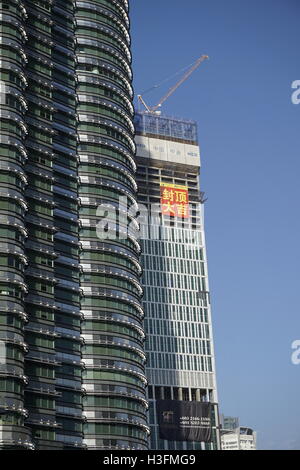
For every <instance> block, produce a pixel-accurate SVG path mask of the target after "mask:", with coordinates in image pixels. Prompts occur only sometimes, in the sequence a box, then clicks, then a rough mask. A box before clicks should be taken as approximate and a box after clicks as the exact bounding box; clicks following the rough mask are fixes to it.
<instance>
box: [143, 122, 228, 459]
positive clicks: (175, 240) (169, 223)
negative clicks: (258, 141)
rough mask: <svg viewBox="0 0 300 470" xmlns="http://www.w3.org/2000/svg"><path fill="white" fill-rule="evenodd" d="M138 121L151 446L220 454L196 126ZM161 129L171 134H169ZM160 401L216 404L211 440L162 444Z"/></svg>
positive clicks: (184, 123) (189, 123)
mask: <svg viewBox="0 0 300 470" xmlns="http://www.w3.org/2000/svg"><path fill="white" fill-rule="evenodd" d="M150 122H151V123H152V124H151V128H149V125H150ZM135 123H136V134H137V136H136V144H137V164H138V170H137V183H138V186H139V192H138V201H139V203H140V205H141V207H142V206H144V208H145V209H146V211H145V214H146V215H144V216H143V218H142V219H141V221H142V234H141V246H142V265H143V268H144V269H143V277H142V282H143V286H144V297H143V305H144V310H145V332H146V337H147V340H146V354H147V367H146V372H147V378H148V381H149V386H148V398H149V403H150V409H149V423H150V427H151V439H150V448H151V449H165V450H168V449H170V450H176V449H177V450H186V449H188V450H191V449H195V450H201V449H203V450H204V449H218V448H219V447H220V439H219V419H218V405H217V390H216V377H215V362H214V349H213V337H212V323H211V308H210V294H209V285H208V274H207V259H206V248H205V234H204V225H203V207H204V206H203V204H202V202H203V193H201V191H200V187H199V169H200V152H199V147H198V143H197V128H196V124H195V123H193V122H191V121H186V122H185V121H182V120H180V119H174V118H168V117H166V116H159V115H151V116H149V115H148V114H147V113H137V115H136V117H135ZM166 123H167V124H166ZM162 128H165V129H167V132H166V133H165V135H163V132H162ZM183 202H184V204H183ZM168 203H169V205H168ZM176 203H177V204H179V208H180V209H181V210H180V211H179V212H178V207H177V211H175V206H176ZM185 203H186V204H185ZM174 204H175V205H174ZM166 206H167V207H166ZM166 208H167V211H166V210H165V209H166ZM172 210H173V213H172ZM176 214H177V215H178V214H179V215H180V216H176ZM158 399H171V400H183V401H202V402H210V403H212V404H213V407H212V410H213V411H212V416H211V419H212V423H213V430H212V440H211V442H209V443H199V442H184V441H180V442H175V441H167V440H161V439H160V438H159V429H158V422H157V413H156V400H158Z"/></svg>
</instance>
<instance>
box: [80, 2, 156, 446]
mask: <svg viewBox="0 0 300 470" xmlns="http://www.w3.org/2000/svg"><path fill="white" fill-rule="evenodd" d="M76 6H77V9H76V15H75V17H76V25H77V27H76V43H77V47H76V55H77V79H78V84H77V98H78V106H77V114H78V137H79V147H78V154H79V160H80V164H79V177H80V183H81V184H80V188H79V196H80V201H81V204H80V211H79V213H80V222H81V230H80V241H81V246H82V251H81V253H80V263H81V266H82V273H81V287H82V292H83V298H82V313H83V316H84V321H83V325H82V334H83V337H84V341H85V345H84V348H83V360H84V362H85V370H84V373H83V386H84V389H85V391H86V394H85V397H84V400H83V406H84V414H85V416H86V417H87V422H86V423H85V425H84V442H85V443H86V444H87V446H88V447H89V448H90V449H105V448H106V449H107V448H110V449H146V448H147V436H148V427H147V423H146V410H147V404H146V400H145V386H146V379H145V375H144V364H145V354H144V351H143V343H144V333H143V330H142V319H143V310H142V306H141V295H142V289H141V286H140V282H139V276H140V274H141V267H140V265H139V261H138V260H139V253H140V247H139V244H138V242H137V241H136V239H135V238H134V236H131V235H130V234H129V237H128V238H126V239H125V238H124V239H121V238H117V239H116V240H114V239H110V237H107V239H106V240H101V237H100V239H99V236H98V232H97V221H98V219H99V218H97V215H98V212H97V208H98V206H101V205H111V206H113V207H116V210H117V212H118V215H120V213H121V212H125V217H124V218H123V217H119V220H120V222H119V225H118V230H119V232H122V231H125V230H127V222H128V219H127V217H126V212H127V210H128V209H129V207H131V206H136V189H137V186H136V183H135V179H134V172H135V169H136V167H135V162H134V153H135V144H134V140H133V138H134V127H133V123H132V120H133V107H132V97H133V90H132V85H131V81H132V72H131V69H130V63H131V53H130V37H129V34H128V28H129V19H128V4H127V1H104V0H100V1H93V2H91V1H79V2H76ZM122 197H123V198H124V197H125V198H126V200H127V207H120V208H118V207H119V200H120V198H122Z"/></svg>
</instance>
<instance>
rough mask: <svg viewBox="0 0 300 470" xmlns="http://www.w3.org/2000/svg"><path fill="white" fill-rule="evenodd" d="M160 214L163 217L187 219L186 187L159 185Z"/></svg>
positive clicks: (187, 197)
mask: <svg viewBox="0 0 300 470" xmlns="http://www.w3.org/2000/svg"><path fill="white" fill-rule="evenodd" d="M160 195H161V199H160V202H161V212H162V214H164V215H168V216H172V217H180V218H182V219H188V218H189V196H188V188H187V187H186V186H179V185H176V184H161V186H160Z"/></svg>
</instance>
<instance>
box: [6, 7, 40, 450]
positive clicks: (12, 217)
mask: <svg viewBox="0 0 300 470" xmlns="http://www.w3.org/2000/svg"><path fill="white" fill-rule="evenodd" d="M0 14H1V15H0V28H1V46H0V88H1V89H0V130H1V132H0V156H1V158H0V160H1V161H0V186H1V188H0V260H1V262H0V306H1V307H0V449H32V448H33V445H32V442H31V439H30V433H29V431H28V430H26V429H25V428H24V419H25V418H26V416H27V411H26V410H25V409H24V387H25V385H26V383H27V378H26V376H25V375H24V355H25V353H26V352H27V345H26V344H25V342H24V323H25V322H26V321H27V315H26V313H25V310H24V297H25V294H26V293H27V287H26V284H25V280H24V270H25V267H26V265H27V258H26V256H25V249H24V244H25V239H26V236H27V231H26V229H25V225H24V220H25V214H26V210H27V204H26V202H25V198H24V191H25V187H26V184H27V178H26V175H25V171H24V165H25V162H26V159H27V152H26V150H25V146H24V140H25V137H26V134H27V129H26V125H25V120H24V115H25V112H26V110H27V104H26V101H25V99H24V94H25V88H26V85H27V81H26V78H25V73H24V69H25V65H26V62H27V59H26V56H25V53H24V45H25V41H26V33H25V28H24V25H25V21H26V17H27V14H26V11H25V8H24V5H23V3H22V2H21V1H19V0H11V1H10V2H2V3H1V6H0Z"/></svg>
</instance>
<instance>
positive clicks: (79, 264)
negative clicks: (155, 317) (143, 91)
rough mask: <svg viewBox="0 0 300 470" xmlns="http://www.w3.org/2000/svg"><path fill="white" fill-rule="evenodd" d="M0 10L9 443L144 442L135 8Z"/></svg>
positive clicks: (31, 5) (0, 202) (4, 436)
mask: <svg viewBox="0 0 300 470" xmlns="http://www.w3.org/2000/svg"><path fill="white" fill-rule="evenodd" d="M0 13H1V16H0V25H1V30H0V34H1V47H0V74H1V76H0V80H1V82H0V85H1V88H0V98H1V102H0V126H1V127H0V129H1V133H0V153H1V163H0V259H1V264H0V423H1V426H0V448H4V449H74V448H91V449H96V448H112V449H113V448H145V447H146V445H147V435H148V429H147V426H146V406H147V405H146V401H145V383H146V380H145V377H144V362H145V356H144V353H143V340H144V333H143V329H142V318H143V311H142V308H141V302H140V298H141V292H142V290H141V287H140V284H139V275H140V273H141V267H140V265H139V261H138V257H139V250H140V247H139V244H138V242H137V241H136V239H135V238H134V236H133V235H132V236H131V237H129V238H127V239H122V240H121V241H118V240H109V241H108V240H105V241H104V240H103V239H101V238H99V237H98V236H97V233H96V210H97V206H98V205H100V206H101V205H105V204H115V205H117V202H118V200H119V197H120V196H122V195H124V194H126V196H127V198H128V205H129V206H131V205H134V204H136V203H135V191H136V183H135V179H134V171H135V163H134V159H133V155H134V149H135V147H134V141H133V124H132V120H133V108H132V104H131V101H132V87H131V68H130V63H131V56H130V37H129V32H128V31H129V20H128V3H127V0H112V1H107V0H90V1H76V2H75V1H72V0H22V1H21V0H10V1H9V2H2V3H1V6H0ZM122 210H123V211H124V212H125V213H127V212H126V211H127V207H123V208H121V209H120V211H121V212H122ZM123 225H124V226H125V225H126V223H125V222H124V223H123ZM119 228H120V230H121V229H122V226H121V225H120V227H119Z"/></svg>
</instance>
